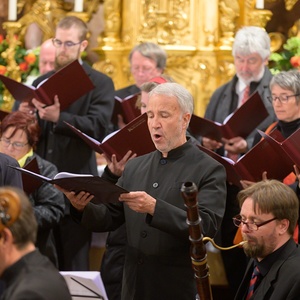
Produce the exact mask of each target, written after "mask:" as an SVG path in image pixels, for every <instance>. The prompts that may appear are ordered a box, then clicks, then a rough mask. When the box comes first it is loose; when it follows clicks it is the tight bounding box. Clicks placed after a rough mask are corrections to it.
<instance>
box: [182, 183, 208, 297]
mask: <svg viewBox="0 0 300 300" xmlns="http://www.w3.org/2000/svg"><path fill="white" fill-rule="evenodd" d="M181 194H182V196H183V198H184V203H185V206H186V208H187V221H186V222H187V224H188V225H189V233H190V237H189V239H190V241H191V249H190V255H191V260H192V266H193V270H194V273H195V279H196V285H197V292H198V296H199V297H200V299H205V300H211V299H213V298H212V291H211V286H210V282H209V268H208V265H207V253H206V248H205V244H204V242H203V234H202V230H201V218H200V215H199V211H198V201H197V195H198V189H197V186H196V185H195V184H194V183H192V182H186V183H184V184H183V185H182V187H181Z"/></svg>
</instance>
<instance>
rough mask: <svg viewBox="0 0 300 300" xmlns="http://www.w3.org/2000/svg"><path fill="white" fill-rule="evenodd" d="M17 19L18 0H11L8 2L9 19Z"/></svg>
mask: <svg viewBox="0 0 300 300" xmlns="http://www.w3.org/2000/svg"><path fill="white" fill-rule="evenodd" d="M16 20H17V0H9V2H8V21H16Z"/></svg>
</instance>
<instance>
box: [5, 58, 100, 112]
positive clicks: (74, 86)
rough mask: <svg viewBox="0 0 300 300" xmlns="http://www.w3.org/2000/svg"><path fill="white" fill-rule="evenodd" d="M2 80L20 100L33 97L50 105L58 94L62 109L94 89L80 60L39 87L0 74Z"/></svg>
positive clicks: (29, 99) (27, 99)
mask: <svg viewBox="0 0 300 300" xmlns="http://www.w3.org/2000/svg"><path fill="white" fill-rule="evenodd" d="M0 80H1V81H2V82H3V83H4V85H5V87H6V88H7V89H8V90H9V92H10V93H11V94H12V96H13V97H14V98H15V99H16V100H18V101H28V102H30V101H31V100H32V98H35V99H37V100H38V101H40V102H42V103H44V104H45V105H46V106H48V105H52V104H53V103H54V96H55V95H57V96H58V99H59V102H60V110H64V109H66V108H67V107H68V106H69V105H71V104H72V103H73V102H74V101H76V100H77V99H79V98H80V97H81V96H83V95H85V94H86V93H87V92H89V91H91V90H92V89H94V85H93V83H92V81H91V80H90V78H89V76H88V75H87V74H86V72H85V71H84V69H83V67H82V66H81V64H80V63H79V62H78V60H75V61H73V62H71V63H70V64H68V65H67V66H65V67H64V68H62V69H60V70H59V71H57V72H55V73H54V74H53V75H51V76H50V77H49V78H48V79H46V80H45V81H43V82H42V83H41V84H40V85H39V86H38V87H37V88H35V87H33V86H28V85H25V84H23V83H21V82H18V81H15V80H13V79H11V78H9V77H6V76H4V75H0Z"/></svg>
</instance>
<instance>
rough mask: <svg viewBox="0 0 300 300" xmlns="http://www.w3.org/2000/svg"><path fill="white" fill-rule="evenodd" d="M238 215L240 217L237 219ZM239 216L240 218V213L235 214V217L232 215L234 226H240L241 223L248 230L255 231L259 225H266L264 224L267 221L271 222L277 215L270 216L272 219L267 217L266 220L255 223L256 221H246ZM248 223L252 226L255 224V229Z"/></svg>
mask: <svg viewBox="0 0 300 300" xmlns="http://www.w3.org/2000/svg"><path fill="white" fill-rule="evenodd" d="M238 217H240V219H239V218H238ZM241 218H242V216H241V215H236V216H235V217H233V218H232V221H233V224H234V225H235V226H236V227H240V226H241V224H243V225H246V226H247V228H248V230H251V231H257V230H258V228H259V227H261V226H263V225H266V224H268V223H271V222H272V221H274V220H277V217H274V218H272V219H269V220H267V221H263V222H261V223H258V224H257V223H255V222H251V223H249V221H248V222H246V221H243V220H242V219H241ZM236 221H238V222H240V224H236V223H235V222H236ZM249 225H250V226H253V225H254V226H256V227H255V228H256V229H254V228H250V227H249Z"/></svg>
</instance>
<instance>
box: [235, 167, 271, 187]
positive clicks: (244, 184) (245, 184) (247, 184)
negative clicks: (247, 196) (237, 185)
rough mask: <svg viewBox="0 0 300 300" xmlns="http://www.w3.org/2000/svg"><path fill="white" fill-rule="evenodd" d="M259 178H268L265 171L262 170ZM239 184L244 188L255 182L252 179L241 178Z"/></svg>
mask: <svg viewBox="0 0 300 300" xmlns="http://www.w3.org/2000/svg"><path fill="white" fill-rule="evenodd" d="M261 179H262V180H268V177H267V171H264V172H263V173H262V175H261ZM240 182H241V185H242V187H243V189H246V188H247V187H249V186H251V185H253V184H254V183H255V182H253V181H249V180H241V181H240Z"/></svg>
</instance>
